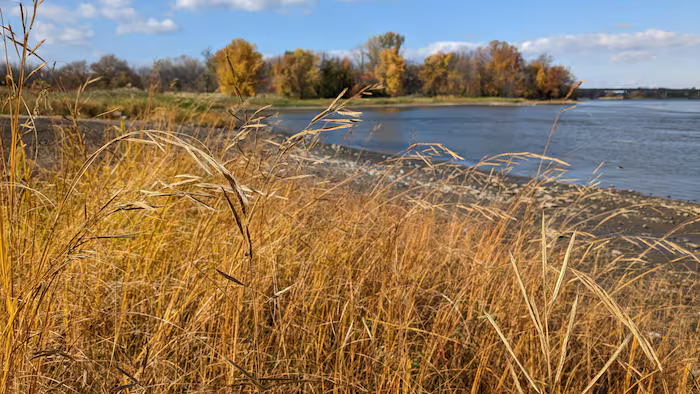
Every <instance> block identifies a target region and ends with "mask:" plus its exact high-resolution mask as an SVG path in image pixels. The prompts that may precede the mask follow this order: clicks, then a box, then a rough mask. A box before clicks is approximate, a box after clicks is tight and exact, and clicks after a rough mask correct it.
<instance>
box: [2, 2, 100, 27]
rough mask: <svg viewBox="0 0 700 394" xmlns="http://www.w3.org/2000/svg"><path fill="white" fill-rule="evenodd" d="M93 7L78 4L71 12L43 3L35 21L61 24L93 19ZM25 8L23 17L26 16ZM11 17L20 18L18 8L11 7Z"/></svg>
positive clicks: (94, 13) (38, 8) (38, 9)
mask: <svg viewBox="0 0 700 394" xmlns="http://www.w3.org/2000/svg"><path fill="white" fill-rule="evenodd" d="M95 11H96V10H95V7H94V6H93V5H92V4H86V3H83V4H80V5H79V6H78V8H77V9H75V10H71V9H68V8H65V7H61V6H59V5H54V4H47V3H44V4H42V5H40V6H39V7H37V15H36V16H37V20H42V21H50V22H55V23H61V24H66V23H68V24H70V23H76V22H78V20H79V19H82V18H93V17H94V16H95V15H96V12H95ZM26 12H27V10H26V8H25V16H26ZM10 14H11V15H12V16H20V11H19V7H13V8H12V11H10Z"/></svg>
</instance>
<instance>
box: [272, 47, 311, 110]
mask: <svg viewBox="0 0 700 394" xmlns="http://www.w3.org/2000/svg"><path fill="white" fill-rule="evenodd" d="M273 73H274V83H275V88H276V89H277V92H278V93H279V94H281V95H283V96H288V97H295V98H300V99H306V98H313V97H316V96H318V85H319V81H320V75H321V74H320V71H319V57H318V55H316V54H315V53H313V51H310V50H303V49H297V50H295V51H294V52H286V53H285V54H284V55H283V56H282V57H281V58H278V59H277V60H276V61H275V63H274V66H273Z"/></svg>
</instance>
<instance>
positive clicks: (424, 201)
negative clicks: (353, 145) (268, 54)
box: [0, 24, 700, 393]
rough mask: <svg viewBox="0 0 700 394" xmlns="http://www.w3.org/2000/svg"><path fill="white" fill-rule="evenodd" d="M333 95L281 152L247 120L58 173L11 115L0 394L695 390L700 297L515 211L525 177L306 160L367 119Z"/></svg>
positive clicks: (600, 244)
mask: <svg viewBox="0 0 700 394" xmlns="http://www.w3.org/2000/svg"><path fill="white" fill-rule="evenodd" d="M29 27H30V26H29V24H28V25H27V29H29ZM6 31H7V30H6ZM17 41H19V42H20V43H21V40H20V39H17ZM20 46H21V45H20ZM24 48H25V49H26V48H27V43H26V42H25V43H24ZM26 56H29V53H27V54H26ZM22 80H23V79H22V76H18V77H17V78H16V81H15V85H14V86H15V95H14V99H15V100H16V101H15V102H13V105H14V106H13V108H20V107H21V105H22V102H21V97H22V96H21V83H22ZM76 103H79V100H76ZM345 105H346V104H345V102H339V101H336V102H334V103H333V104H332V105H331V106H330V107H329V109H328V110H326V111H324V112H323V113H321V114H319V116H318V117H316V118H315V119H313V120H311V122H310V124H309V126H308V127H307V128H306V129H305V130H303V131H301V132H300V133H299V134H297V135H295V136H293V137H290V138H288V139H285V140H283V141H280V139H279V138H276V136H274V135H271V134H269V133H268V132H267V131H266V127H265V125H264V121H265V119H264V116H262V115H261V113H260V112H255V111H249V110H246V109H245V108H239V109H237V110H236V111H232V113H233V114H234V115H235V116H236V117H238V118H239V120H240V121H241V122H242V124H243V126H242V127H240V128H238V129H236V130H230V132H229V133H225V134H221V133H218V134H216V133H213V132H212V133H207V132H203V133H202V134H201V135H202V137H200V138H198V139H195V138H193V137H192V136H190V135H186V134H182V133H178V132H177V131H176V127H175V125H174V124H167V123H163V124H162V125H161V126H162V127H160V128H158V129H154V130H128V129H126V128H125V127H121V128H119V127H115V128H114V129H112V130H111V131H110V133H111V135H107V136H105V143H104V145H103V146H102V147H101V148H99V149H97V150H95V151H89V148H88V147H86V146H85V141H84V139H83V138H82V136H81V133H80V129H79V128H78V127H69V128H65V129H64V130H63V134H62V137H63V138H62V139H61V142H60V144H59V146H58V147H57V149H60V150H61V151H62V152H63V154H62V155H60V156H59V157H60V158H61V159H60V161H59V162H58V163H56V165H55V166H54V167H51V168H36V167H34V166H32V163H31V162H29V161H28V160H27V159H26V157H27V156H26V151H27V148H26V147H25V146H23V145H22V142H21V141H22V135H21V134H22V133H25V132H31V131H32V129H31V121H29V122H27V124H28V126H27V127H26V128H23V127H22V125H21V122H20V118H19V113H20V110H19V109H18V110H16V112H15V116H14V123H13V127H12V130H9V131H6V133H8V132H9V133H10V137H11V138H9V140H8V142H7V143H5V145H3V157H4V161H3V165H4V166H3V177H4V178H3V183H2V205H1V206H0V213H1V218H2V220H1V222H0V223H1V224H2V227H1V228H0V230H1V236H2V238H1V241H2V244H1V248H0V252H1V253H2V256H1V257H2V259H1V260H0V261H1V268H2V270H1V271H0V275H1V277H0V279H1V281H0V282H1V284H2V286H1V288H0V298H1V299H2V300H3V303H2V305H1V306H0V316H2V317H3V318H2V319H1V320H0V321H1V322H2V325H1V326H0V329H1V330H2V331H1V332H0V334H1V336H0V341H1V342H0V344H1V345H2V353H1V355H0V366H1V369H2V375H1V376H0V387H2V392H5V393H15V392H16V393H20V392H21V393H36V392H49V391H51V392H66V393H68V392H134V393H135V392H173V393H183V392H219V391H220V392H228V391H233V392H252V391H258V392H318V393H320V392H391V393H393V392H407V393H408V392H460V393H461V392H471V393H477V392H498V393H501V392H514V393H524V392H538V393H570V392H617V393H653V392H667V393H687V392H694V390H695V392H697V391H698V390H699V389H700V386H699V384H698V374H699V371H698V369H700V365H699V364H698V346H699V345H700V340H699V339H698V333H697V330H698V324H699V323H698V321H699V320H700V315H699V314H698V310H699V309H698V306H699V303H698V298H697V289H695V284H694V283H692V282H688V281H686V280H684V278H683V277H679V276H678V274H677V273H673V272H671V271H670V270H667V269H665V267H660V268H653V269H651V270H648V269H643V268H639V269H636V270H635V269H629V267H634V266H635V265H634V264H628V265H626V266H625V267H626V268H628V269H626V270H620V269H617V267H619V266H620V265H619V264H620V261H619V259H617V260H616V261H613V259H612V258H611V257H610V254H609V253H608V251H607V249H606V243H605V240H601V239H596V238H595V237H593V236H592V235H590V234H587V233H585V232H577V231H576V227H575V226H573V225H569V224H567V223H568V222H567V221H566V218H567V216H566V215H567V212H566V211H564V213H562V214H561V215H562V217H558V218H557V217H548V216H546V215H542V212H541V211H540V210H539V209H538V208H537V206H536V205H535V204H533V203H531V202H528V201H532V200H531V199H529V197H530V196H531V195H532V194H533V193H534V191H535V190H536V188H537V187H538V185H537V184H536V183H534V182H533V183H531V184H530V185H529V186H528V187H526V188H525V189H524V190H523V191H521V193H520V195H519V196H518V197H517V198H516V199H515V200H513V201H512V202H511V203H510V204H508V205H505V206H480V205H474V204H472V203H470V202H467V201H466V200H465V197H464V196H460V195H450V194H447V195H445V194H441V193H438V192H437V190H438V189H439V188H440V187H439V185H436V186H435V187H413V188H408V189H406V188H401V187H398V186H397V185H396V178H395V177H391V176H389V175H397V176H399V177H400V176H404V177H405V176H408V175H409V174H404V173H403V170H404V167H401V166H400V165H401V161H399V162H398V163H389V164H385V165H383V166H379V167H377V170H378V171H379V172H380V176H378V177H375V178H372V181H371V182H369V181H368V180H367V178H366V177H365V176H362V175H357V174H356V173H353V172H347V171H341V170H339V169H337V168H333V167H329V166H327V165H326V164H324V163H323V162H320V163H319V162H318V161H317V160H313V159H312V160H307V158H308V157H309V153H308V150H306V149H305V147H307V146H308V144H313V143H315V142H317V137H318V135H319V134H320V133H327V132H339V131H342V130H343V129H347V128H349V127H350V126H352V124H353V123H354V122H356V121H358V120H359V119H360V114H359V113H356V112H353V111H350V110H348V109H347V108H346V107H345ZM77 106H78V104H76V110H75V112H77ZM75 122H76V124H77V123H78V120H77V118H76V120H75ZM239 124H240V123H239ZM74 126H76V125H74ZM23 130H24V131H23ZM433 149H434V148H433ZM438 153H440V152H438ZM540 157H541V156H540ZM422 159H426V157H425V156H423V157H422ZM314 163H319V164H314ZM461 176H462V177H463V178H464V179H466V178H469V177H478V176H481V175H479V173H476V172H474V171H472V170H468V169H464V170H463V173H462V174H461ZM581 198H585V196H584V197H581ZM466 208H468V209H466ZM562 223H563V224H562ZM552 229H554V230H557V231H558V232H559V234H561V236H560V237H554V238H552V237H548V236H547V234H548V232H549V231H550V230H552ZM629 261H632V262H633V263H634V259H632V260H629ZM629 261H628V262H629ZM640 267H641V265H640ZM687 277H688V278H695V277H694V276H692V274H691V273H688V274H687Z"/></svg>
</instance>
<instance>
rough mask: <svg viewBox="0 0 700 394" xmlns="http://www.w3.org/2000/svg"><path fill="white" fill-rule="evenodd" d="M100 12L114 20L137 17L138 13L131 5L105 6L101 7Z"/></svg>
mask: <svg viewBox="0 0 700 394" xmlns="http://www.w3.org/2000/svg"><path fill="white" fill-rule="evenodd" d="M101 14H102V16H103V17H105V18H107V19H111V20H114V21H128V20H130V19H134V18H138V13H137V12H136V10H135V9H133V8H131V7H123V8H111V7H105V8H103V9H102V11H101Z"/></svg>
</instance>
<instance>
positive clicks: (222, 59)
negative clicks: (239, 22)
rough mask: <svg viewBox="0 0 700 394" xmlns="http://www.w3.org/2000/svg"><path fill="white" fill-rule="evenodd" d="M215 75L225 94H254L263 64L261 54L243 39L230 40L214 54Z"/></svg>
mask: <svg viewBox="0 0 700 394" xmlns="http://www.w3.org/2000/svg"><path fill="white" fill-rule="evenodd" d="M214 64H215V65H216V76H217V78H218V80H219V86H220V87H221V91H222V92H223V93H226V94H240V95H242V96H254V95H255V88H256V86H257V85H258V82H259V81H260V69H261V68H262V66H263V60H262V55H261V54H260V53H259V52H258V51H257V50H256V47H255V45H252V44H250V43H248V41H246V40H243V39H240V38H239V39H236V40H233V41H231V43H230V44H228V45H227V46H226V47H225V48H222V49H220V50H219V51H217V52H216V54H215V55H214Z"/></svg>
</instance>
